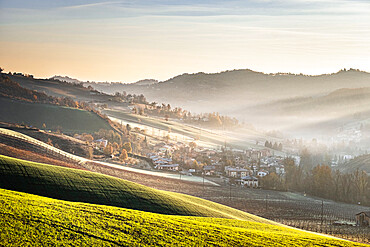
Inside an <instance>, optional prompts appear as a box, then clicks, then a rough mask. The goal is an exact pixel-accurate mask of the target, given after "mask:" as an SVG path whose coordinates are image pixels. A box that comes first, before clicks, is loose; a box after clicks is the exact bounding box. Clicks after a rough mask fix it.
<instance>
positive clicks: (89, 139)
mask: <svg viewBox="0 0 370 247" xmlns="http://www.w3.org/2000/svg"><path fill="white" fill-rule="evenodd" d="M83 140H84V141H86V142H89V143H91V142H92V141H93V140H94V137H93V136H92V135H84V136H83Z"/></svg>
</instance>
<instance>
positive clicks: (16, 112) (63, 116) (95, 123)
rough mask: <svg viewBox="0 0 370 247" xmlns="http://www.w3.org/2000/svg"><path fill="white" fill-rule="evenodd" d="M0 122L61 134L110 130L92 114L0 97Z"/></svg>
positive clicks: (106, 123) (74, 109) (103, 121)
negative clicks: (57, 131) (61, 132)
mask: <svg viewBox="0 0 370 247" xmlns="http://www.w3.org/2000/svg"><path fill="white" fill-rule="evenodd" d="M0 105H1V108H0V121H4V122H11V123H18V124H22V123H24V124H27V125H31V126H34V127H37V128H41V127H42V125H43V124H44V123H45V124H46V127H47V129H50V130H57V129H59V128H61V130H62V131H63V133H67V134H74V133H92V132H97V131H99V129H111V126H110V125H109V124H108V122H107V121H106V120H104V119H102V118H101V117H99V116H98V115H97V114H95V113H94V112H89V111H85V110H80V109H76V108H70V107H62V106H57V105H50V104H41V103H30V102H23V101H18V100H13V99H9V98H6V97H0Z"/></svg>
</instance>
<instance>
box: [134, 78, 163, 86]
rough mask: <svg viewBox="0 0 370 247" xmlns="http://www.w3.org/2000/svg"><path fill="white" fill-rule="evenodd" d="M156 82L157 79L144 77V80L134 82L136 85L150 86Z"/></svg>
mask: <svg viewBox="0 0 370 247" xmlns="http://www.w3.org/2000/svg"><path fill="white" fill-rule="evenodd" d="M157 83H159V81H157V80H154V79H145V80H140V81H137V82H135V83H134V84H135V85H138V86H150V85H153V84H157Z"/></svg>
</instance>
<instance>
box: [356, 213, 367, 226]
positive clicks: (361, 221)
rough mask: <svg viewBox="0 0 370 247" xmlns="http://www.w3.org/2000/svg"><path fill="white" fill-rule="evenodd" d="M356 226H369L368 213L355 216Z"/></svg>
mask: <svg viewBox="0 0 370 247" xmlns="http://www.w3.org/2000/svg"><path fill="white" fill-rule="evenodd" d="M356 224H357V225H358V226H370V211H367V212H361V213H358V214H356Z"/></svg>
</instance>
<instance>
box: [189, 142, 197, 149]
mask: <svg viewBox="0 0 370 247" xmlns="http://www.w3.org/2000/svg"><path fill="white" fill-rule="evenodd" d="M189 147H190V148H191V150H193V149H194V148H196V147H197V144H196V143H195V142H190V143H189Z"/></svg>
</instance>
